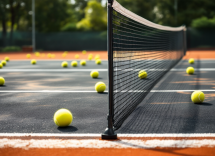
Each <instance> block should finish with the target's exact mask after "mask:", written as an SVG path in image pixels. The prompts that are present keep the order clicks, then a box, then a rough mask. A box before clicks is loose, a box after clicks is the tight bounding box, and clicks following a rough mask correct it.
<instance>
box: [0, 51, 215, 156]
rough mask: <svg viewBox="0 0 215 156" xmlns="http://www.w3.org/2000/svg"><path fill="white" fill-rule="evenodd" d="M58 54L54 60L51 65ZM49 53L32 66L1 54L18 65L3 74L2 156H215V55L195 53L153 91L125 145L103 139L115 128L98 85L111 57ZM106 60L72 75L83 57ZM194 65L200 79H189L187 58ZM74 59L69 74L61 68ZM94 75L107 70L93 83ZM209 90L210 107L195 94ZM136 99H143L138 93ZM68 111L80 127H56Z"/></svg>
mask: <svg viewBox="0 0 215 156" xmlns="http://www.w3.org/2000/svg"><path fill="white" fill-rule="evenodd" d="M48 53H52V54H54V55H55V57H54V58H48V57H47V54H48ZM62 53H63V52H41V53H40V54H41V56H40V57H37V56H35V55H33V54H32V57H31V59H32V58H34V59H37V60H38V64H37V65H35V66H32V65H31V64H30V60H31V59H27V58H26V54H27V53H21V52H20V53H9V54H4V53H1V54H0V59H3V58H4V57H5V56H9V57H10V59H11V61H10V62H9V63H8V65H7V66H6V67H4V68H3V69H0V76H3V77H5V79H6V84H5V86H2V87H0V125H1V126H0V155H1V156H9V155H10V156H11V155H22V156H27V155H28V156H29V155H32V156H34V155H35V156H36V155H37V156H38V155H40V156H43V155H64V156H67V155H90V156H93V155H103V156H106V155H123V156H127V155H135V156H136V155H137V156H138V155H146V156H147V155H149V156H151V155H156V156H164V155H165V156H172V155H175V156H178V155H181V156H190V155H199V156H203V155H215V124H214V123H215V114H214V112H215V51H188V52H187V55H186V56H184V58H183V60H181V61H180V62H179V63H178V64H177V65H176V66H175V67H173V69H172V70H171V71H169V72H168V73H167V74H166V75H165V76H164V77H163V78H162V79H161V80H160V81H159V82H158V84H157V85H156V86H155V87H154V88H153V89H152V91H151V92H150V93H149V94H148V95H147V97H146V98H145V99H144V100H143V101H142V103H140V105H139V106H138V107H137V108H136V110H135V111H134V112H133V113H132V114H131V115H130V116H129V117H128V118H127V119H126V121H125V122H124V124H123V125H122V127H121V128H120V129H119V130H117V133H118V139H117V140H112V141H108V140H101V139H100V136H101V133H102V132H103V131H104V129H105V128H106V126H107V120H106V114H107V110H108V106H107V105H108V100H107V91H106V92H105V93H103V94H97V93H96V92H95V90H94V84H95V83H96V82H97V81H103V82H105V83H106V84H107V83H108V81H107V61H106V60H107V52H105V51H104V52H87V54H85V55H84V54H82V53H81V52H68V54H67V56H66V57H63V56H62ZM90 53H92V54H93V55H94V56H95V55H96V54H99V55H100V58H101V59H102V60H103V62H102V65H99V66H98V65H95V63H94V61H87V66H85V67H81V66H78V67H77V68H75V69H74V68H72V67H71V66H70V62H71V60H74V59H75V57H74V56H75V54H79V55H80V58H79V60H81V59H87V57H88V54H90ZM189 58H194V59H195V64H193V65H192V66H193V67H194V68H195V70H196V72H195V74H194V75H187V74H186V72H185V71H186V68H187V67H188V66H190V65H189V64H188V62H187V59H189ZM62 60H67V61H68V63H69V67H68V68H66V69H65V68H61V66H60V64H61V62H62ZM92 69H98V70H99V71H100V76H99V79H92V78H90V76H89V73H90V71H91V70H92ZM194 90H202V91H203V92H204V93H205V96H206V99H205V102H204V103H203V104H200V105H197V104H193V103H192V102H191V100H190V95H191V93H192V92H193V91H194ZM134 94H135V92H134ZM62 107H65V108H68V109H70V110H71V112H72V113H73V116H74V121H73V123H72V125H71V126H69V127H67V128H58V127H56V125H54V122H53V119H52V117H53V115H54V112H55V111H56V110H57V109H59V108H62Z"/></svg>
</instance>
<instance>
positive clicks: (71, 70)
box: [0, 68, 215, 72]
mask: <svg viewBox="0 0 215 156" xmlns="http://www.w3.org/2000/svg"><path fill="white" fill-rule="evenodd" d="M92 70H97V71H100V72H103V71H105V72H106V71H108V69H0V72H73V71H74V72H85V71H92ZM139 70H141V69H124V70H122V69H115V71H125V72H128V71H139ZM142 70H146V71H166V69H142ZM170 71H186V69H185V68H184V69H183V68H181V69H176V68H175V69H171V70H170ZM195 71H215V68H199V69H195Z"/></svg>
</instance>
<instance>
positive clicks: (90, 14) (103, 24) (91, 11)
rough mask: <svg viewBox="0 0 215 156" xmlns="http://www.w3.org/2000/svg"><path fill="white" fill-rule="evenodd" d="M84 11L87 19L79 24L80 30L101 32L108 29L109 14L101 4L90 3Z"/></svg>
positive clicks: (93, 0)
mask: <svg viewBox="0 0 215 156" xmlns="http://www.w3.org/2000/svg"><path fill="white" fill-rule="evenodd" d="M84 11H85V17H84V18H83V19H82V20H81V21H80V22H78V23H77V28H78V29H79V30H95V31H101V30H106V29H107V12H106V10H105V9H104V8H103V7H102V5H101V3H100V2H98V1H96V0H91V1H89V2H88V3H87V6H86V8H85V9H84Z"/></svg>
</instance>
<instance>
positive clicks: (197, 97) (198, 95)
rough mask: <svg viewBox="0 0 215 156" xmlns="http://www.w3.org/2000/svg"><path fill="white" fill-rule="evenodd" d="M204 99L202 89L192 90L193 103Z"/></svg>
mask: <svg viewBox="0 0 215 156" xmlns="http://www.w3.org/2000/svg"><path fill="white" fill-rule="evenodd" d="M204 99H205V95H204V93H203V92H202V91H194V92H193V93H192V95H191V100H192V101H193V103H202V102H203V101H204Z"/></svg>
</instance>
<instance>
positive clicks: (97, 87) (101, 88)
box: [95, 82, 106, 93]
mask: <svg viewBox="0 0 215 156" xmlns="http://www.w3.org/2000/svg"><path fill="white" fill-rule="evenodd" d="M105 89H106V85H105V83H104V82H97V83H96V85H95V90H96V91H97V92H98V93H102V92H104V91H105Z"/></svg>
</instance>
